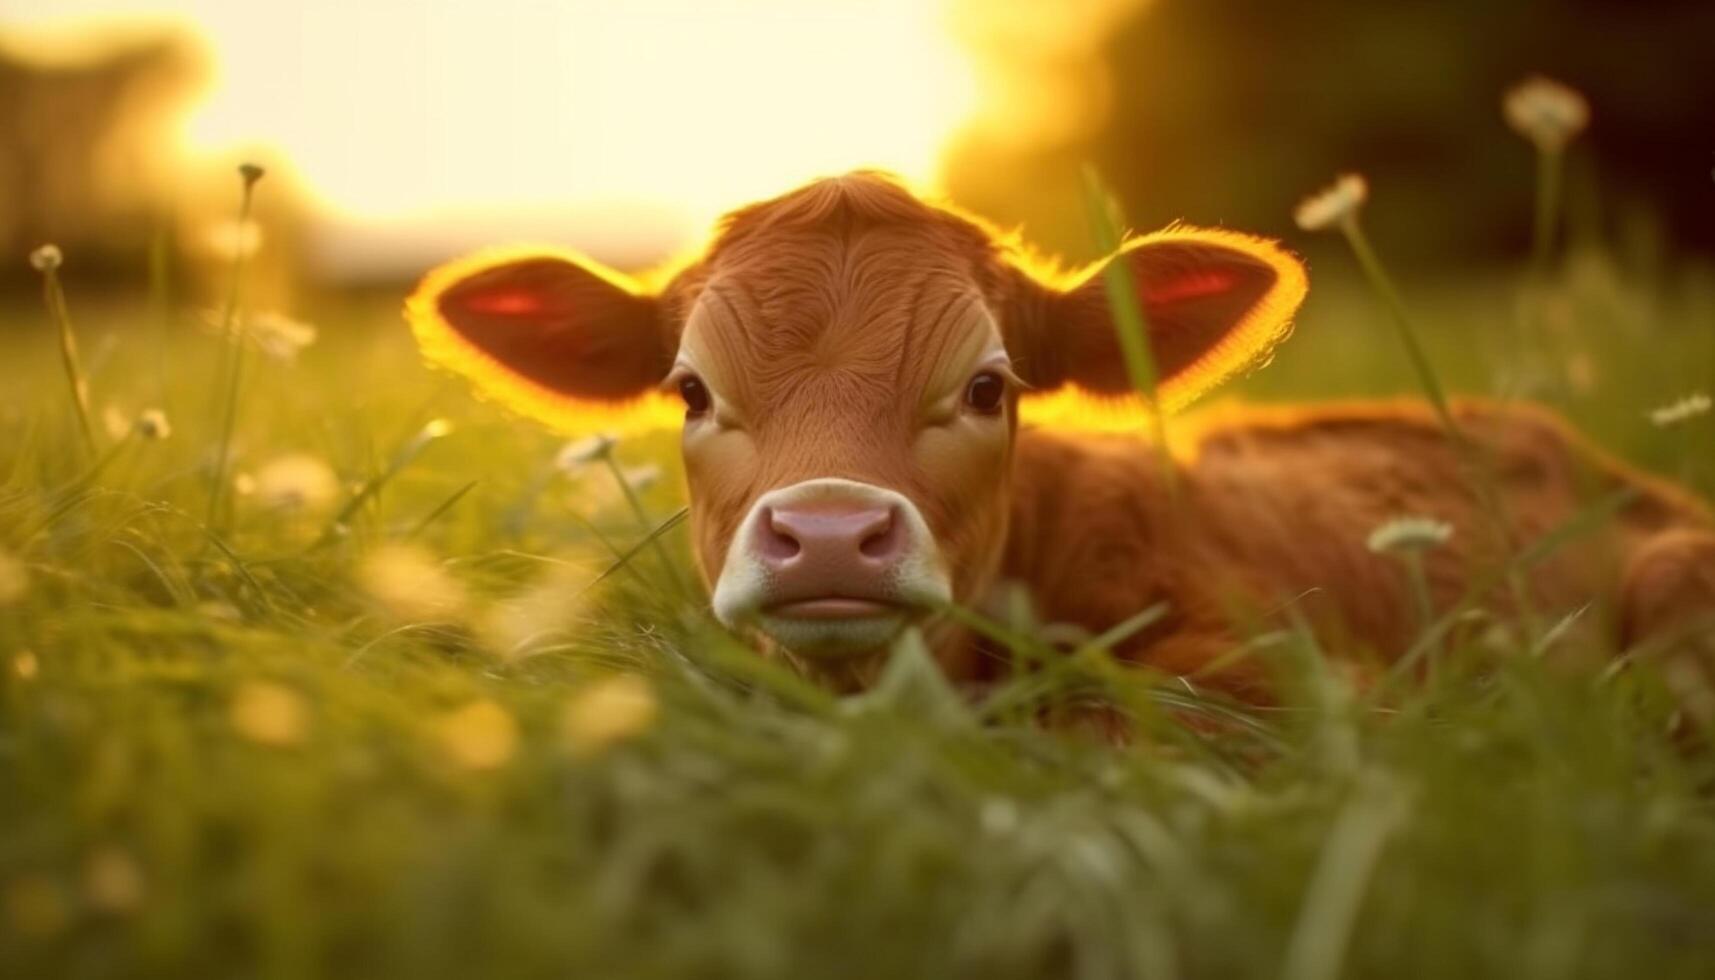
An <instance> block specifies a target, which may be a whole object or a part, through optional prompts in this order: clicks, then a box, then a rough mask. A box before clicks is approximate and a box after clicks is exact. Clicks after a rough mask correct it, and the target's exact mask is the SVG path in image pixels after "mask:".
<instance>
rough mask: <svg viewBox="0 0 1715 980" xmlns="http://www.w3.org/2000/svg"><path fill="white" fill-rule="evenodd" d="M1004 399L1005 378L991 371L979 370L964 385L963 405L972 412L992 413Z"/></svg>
mask: <svg viewBox="0 0 1715 980" xmlns="http://www.w3.org/2000/svg"><path fill="white" fill-rule="evenodd" d="M1005 399H1006V379H1005V378H1003V377H1001V376H1000V375H999V374H997V373H995V372H993V371H981V372H978V374H977V376H976V377H974V378H972V379H971V383H970V384H968V385H966V386H965V405H966V406H968V407H969V408H970V410H971V411H973V412H979V413H981V414H983V415H993V414H995V413H996V412H999V411H1000V407H1001V403H1002V402H1003V401H1005Z"/></svg>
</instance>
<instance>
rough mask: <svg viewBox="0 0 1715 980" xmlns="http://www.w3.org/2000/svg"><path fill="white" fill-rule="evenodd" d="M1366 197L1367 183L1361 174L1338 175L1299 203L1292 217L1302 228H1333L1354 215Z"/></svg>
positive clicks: (1367, 192)
mask: <svg viewBox="0 0 1715 980" xmlns="http://www.w3.org/2000/svg"><path fill="white" fill-rule="evenodd" d="M1369 196H1370V185H1369V182H1368V181H1366V180H1364V178H1363V177H1362V176H1361V175H1359V174H1341V175H1340V176H1339V177H1337V178H1335V180H1334V183H1333V185H1332V186H1330V187H1328V188H1327V189H1325V190H1323V191H1320V192H1319V193H1316V194H1312V195H1311V196H1309V197H1307V198H1305V199H1304V200H1303V201H1302V202H1300V203H1299V205H1298V208H1297V210H1295V211H1293V212H1292V219H1293V220H1294V221H1296V222H1298V227H1300V228H1302V229H1304V230H1305V231H1322V230H1324V229H1327V228H1335V227H1338V226H1340V225H1341V224H1344V223H1345V222H1347V221H1350V220H1352V219H1354V218H1356V217H1357V216H1358V211H1359V210H1360V209H1362V208H1363V206H1364V202H1365V201H1367V200H1369Z"/></svg>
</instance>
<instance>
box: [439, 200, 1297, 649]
mask: <svg viewBox="0 0 1715 980" xmlns="http://www.w3.org/2000/svg"><path fill="white" fill-rule="evenodd" d="M1108 261H1121V262H1124V263H1125V264H1126V267H1127V268H1128V269H1129V270H1130V280H1131V282H1132V284H1133V286H1134V288H1135V289H1136V291H1137V296H1138V300H1139V301H1140V306H1141V309H1142V310H1143V312H1144V313H1145V315H1146V318H1147V321H1148V325H1149V331H1150V339H1151V345H1152V347H1153V351H1154V356H1155V363H1156V366H1157V372H1158V376H1159V378H1160V379H1161V385H1160V388H1159V390H1158V392H1157V398H1158V400H1159V401H1160V403H1162V404H1164V405H1166V406H1168V407H1172V406H1174V405H1176V404H1179V403H1182V402H1183V401H1186V400H1188V399H1189V398H1190V397H1192V396H1194V395H1195V394H1197V393H1198V392H1200V391H1202V390H1204V389H1206V388H1207V387H1209V386H1210V385H1212V384H1214V383H1216V382H1218V381H1219V380H1221V379H1223V378H1225V377H1226V376H1228V375H1230V374H1232V373H1233V372H1235V371H1238V370H1240V369H1242V368H1243V367H1245V366H1246V365H1248V364H1250V363H1251V362H1252V361H1254V360H1255V359H1256V358H1258V357H1259V356H1261V355H1262V354H1263V353H1265V352H1266V351H1267V349H1268V348H1269V347H1270V346H1272V344H1273V343H1275V342H1276V341H1277V340H1279V339H1280V338H1281V337H1282V336H1283V335H1284V334H1285V332H1286V329H1287V324H1288V320H1289V318H1290V316H1291V314H1292V313H1293V311H1294V310H1295V309H1296V308H1297V305H1298V303H1299V301H1300V300H1301V299H1302V297H1303V294H1304V289H1305V283H1304V276H1303V271H1302V269H1301V267H1300V266H1299V265H1298V263H1297V262H1296V261H1295V260H1294V259H1292V258H1291V257H1290V256H1288V255H1286V254H1285V253H1283V252H1281V251H1280V250H1279V249H1277V248H1276V247H1274V245H1273V244H1272V243H1269V242H1265V241H1262V240H1258V239H1254V238H1250V237H1247V236H1243V235H1237V234H1233V233H1229V232H1219V231H1208V230H1200V229H1194V228H1188V227H1175V228H1172V229H1169V230H1167V231H1164V232H1160V233H1157V234H1154V235H1149V236H1144V237H1140V238H1134V239H1131V240H1129V241H1128V242H1127V243H1126V244H1125V246H1124V247H1123V248H1122V249H1121V250H1120V252H1119V253H1118V254H1117V255H1116V256H1114V257H1111V258H1110V259H1109V260H1108ZM1109 285H1110V282H1109V280H1108V279H1107V278H1106V277H1104V276H1102V275H1101V274H1100V269H1099V268H1095V269H1090V270H1085V271H1084V272H1083V273H1082V274H1078V275H1073V276H1064V277H1062V276H1048V275H1044V274H1042V273H1040V272H1037V271H1033V270H1032V269H1031V268H1029V267H1027V265H1026V264H1025V262H1024V261H1023V260H1022V258H1021V256H1020V254H1019V253H1018V251H1017V250H1016V249H1015V248H1013V247H1012V246H1011V245H1009V244H1008V243H1007V242H1006V241H1004V240H1003V239H1001V238H999V237H997V236H996V235H994V234H993V233H991V232H990V231H988V230H987V229H986V228H984V227H983V226H981V225H979V224H978V223H976V222H974V221H972V220H970V219H967V218H964V217H961V216H959V215H957V214H955V213H953V212H951V211H949V210H946V209H943V208H939V207H934V206H931V205H928V204H926V203H924V202H922V201H920V200H918V199H917V198H916V197H914V196H912V195H911V194H910V193H908V192H907V191H905V190H904V189H903V188H901V187H900V186H899V185H897V184H896V183H894V182H892V181H891V180H889V179H887V178H885V177H882V176H879V175H875V174H867V173H860V174H853V175H849V176H846V177H841V178H834V179H829V180H823V181H819V182H816V183H813V184H810V185H808V186H806V187H803V188H800V189H799V190H797V191H794V192H792V193H790V194H787V195H785V196H783V197H780V198H776V199H774V200H771V201H767V202H764V203H762V204H757V205H753V206H751V207H748V208H745V209H742V210H740V211H737V212H735V213H733V214H732V215H729V216H728V217H727V218H726V219H725V221H724V222H723V223H722V224H721V226H720V227H719V229H718V230H717V233H716V235H715V237H714V239H713V243H712V244H711V245H710V246H709V248H708V249H707V250H706V251H705V252H704V253H703V254H702V255H700V256H699V257H697V258H696V259H695V260H694V261H692V262H690V263H689V264H687V265H685V266H683V267H682V268H681V269H680V270H679V271H677V273H676V274H674V275H672V276H671V277H668V278H664V280H663V281H662V282H661V283H660V284H659V285H658V286H657V287H656V288H653V289H645V288H643V287H641V286H639V285H638V284H636V283H633V282H631V281H628V280H626V279H624V278H623V277H621V276H619V275H617V274H615V273H613V272H611V271H609V270H606V269H603V268H601V267H599V266H597V265H596V264H594V263H592V262H590V261H588V260H585V259H582V258H580V257H577V256H575V255H570V254H567V253H563V252H558V251H552V250H511V251H506V252H496V253H487V254H480V255H477V256H474V257H472V258H469V259H465V260H461V261H459V262H455V263H453V264H451V265H449V266H447V267H444V268H442V269H440V270H437V271H436V272H434V273H432V274H431V275H430V276H429V277H428V278H427V279H426V280H425V281H424V283H423V285H422V286H421V287H420V288H419V289H418V291H417V292H416V294H415V295H414V296H413V297H412V298H411V300H410V301H409V303H408V306H407V314H408V316H409V318H410V320H411V322H412V324H413V326H414V329H415V330H416V333H417V336H418V339H419V341H420V342H421V343H422V345H423V347H424V349H425V352H426V353H427V354H428V355H429V356H430V358H431V359H433V360H436V361H438V362H440V363H442V364H445V365H447V366H449V367H452V368H454V369H456V370H459V371H462V372H464V373H466V374H468V375H470V376H471V377H472V378H473V379H475V380H476V381H477V382H478V383H479V385H481V386H482V387H484V388H485V389H487V390H488V391H489V392H490V393H492V394H494V395H495V396H496V397H498V398H500V399H501V400H502V401H504V402H506V403H508V404H510V405H512V406H514V407H516V408H519V409H522V410H524V411H526V412H529V413H531V414H534V415H536V416H537V417H539V418H541V419H543V420H545V421H547V422H549V423H550V424H556V425H559V426H561V427H563V428H567V429H573V428H579V427H583V428H587V427H589V426H590V425H591V424H597V425H599V424H601V422H602V421H603V420H604V418H603V417H604V416H608V415H611V413H613V412H615V411H619V412H625V413H633V414H636V415H649V414H650V413H654V412H658V411H659V410H660V408H661V406H662V405H663V404H664V403H665V400H666V399H668V398H677V399H678V400H679V401H680V402H681V403H682V405H681V406H680V408H681V409H682V414H683V418H684V423H683V426H684V427H683V449H684V458H685V469H686V473H687V476H688V480H689V484H690V500H691V520H692V529H693V532H692V533H693V537H694V545H695V550H696V555H697V560H698V563H699V565H700V567H701V571H702V573H703V575H704V576H705V578H706V580H707V581H708V582H709V583H710V584H711V586H712V588H713V605H714V611H715V614H716V615H717V616H718V617H719V618H720V619H721V620H722V621H723V622H724V623H726V624H728V625H729V626H732V627H734V628H740V629H756V630H760V631H761V632H762V633H764V634H766V635H768V636H770V637H772V638H773V639H774V640H776V641H778V642H779V643H781V644H783V645H784V646H786V647H787V648H789V649H791V650H793V651H796V652H799V653H802V654H806V655H810V656H824V657H840V656H849V655H853V654H860V653H865V652H869V651H873V650H876V649H878V648H880V647H882V646H884V645H885V644H886V643H887V641H888V640H889V639H890V638H891V637H892V636H893V635H894V634H895V633H897V632H898V631H899V630H900V628H901V627H902V626H904V625H905V624H906V623H908V622H911V621H913V620H914V619H921V618H925V617H928V616H931V615H933V614H934V611H935V610H936V609H937V608H938V607H941V606H942V605H943V604H945V603H948V602H955V603H970V602H973V601H975V600H977V599H979V598H980V597H981V595H982V593H983V592H984V591H985V590H986V589H988V588H989V587H990V585H991V584H992V583H993V582H994V580H995V578H996V576H997V574H998V573H999V572H1000V569H999V564H1000V561H1001V555H1002V553H1003V550H1004V544H1005V539H1006V533H1007V524H1008V515H1009V488H1010V475H1011V465H1012V447H1013V442H1014V438H1015V436H1016V433H1017V428H1018V425H1019V420H1020V414H1021V411H1022V412H1023V414H1024V415H1025V417H1026V420H1027V421H1028V419H1029V415H1030V411H1031V406H1032V402H1033V400H1035V399H1039V398H1042V397H1043V396H1047V397H1048V398H1050V399H1054V400H1056V401H1057V402H1058V403H1060V404H1063V403H1064V402H1065V400H1066V398H1067V396H1068V395H1069V394H1076V395H1077V396H1078V397H1085V396H1088V397H1090V398H1094V399H1103V398H1106V399H1118V398H1121V397H1123V396H1125V395H1127V394H1128V393H1129V383H1128V380H1127V375H1126V372H1125V368H1124V365H1123V359H1122V356H1121V353H1120V347H1119V342H1118V339H1117V335H1116V333H1115V330H1114V327H1113V324H1112V320H1111V316H1110V311H1109V293H1108V288H1109ZM1067 506H1070V507H1076V501H1067Z"/></svg>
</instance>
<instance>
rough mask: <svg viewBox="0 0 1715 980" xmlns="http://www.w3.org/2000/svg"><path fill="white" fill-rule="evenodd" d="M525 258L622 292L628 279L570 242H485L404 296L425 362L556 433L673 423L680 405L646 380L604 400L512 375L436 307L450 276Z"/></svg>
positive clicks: (623, 430) (626, 430) (628, 430)
mask: <svg viewBox="0 0 1715 980" xmlns="http://www.w3.org/2000/svg"><path fill="white" fill-rule="evenodd" d="M527 259H559V260H561V261H565V262H571V263H574V264H576V265H579V266H581V267H583V268H584V269H585V270H587V271H589V272H592V273H594V274H595V275H599V276H601V277H602V278H604V279H606V280H607V281H609V282H610V283H612V284H613V285H614V286H616V287H617V288H620V289H624V290H625V291H627V292H636V289H635V287H634V286H633V285H632V284H631V283H629V282H627V281H626V280H625V279H623V278H621V277H619V276H618V275H617V274H614V273H610V272H608V271H607V270H605V269H604V267H603V266H601V265H600V264H599V263H595V262H591V261H590V260H589V259H587V258H585V257H584V256H581V255H579V254H577V253H576V252H573V251H571V250H569V249H563V248H555V247H553V246H540V245H523V246H508V247H503V248H491V249H484V250H482V251H479V252H476V253H474V254H471V255H466V256H464V257H462V258H457V259H454V260H452V261H451V262H447V263H445V264H444V265H440V266H437V267H436V268H435V269H433V270H431V271H430V272H429V274H428V275H426V276H424V277H423V281H422V282H421V283H419V284H418V285H417V288H416V290H415V291H413V292H412V293H411V296H410V298H409V299H407V300H406V301H405V319H406V320H407V321H408V322H409V323H410V324H411V332H412V334H414V335H415V336H416V338H417V345H418V347H419V348H420V349H421V350H422V353H423V357H424V359H425V360H427V361H428V362H429V363H431V364H433V365H435V366H437V367H440V368H445V369H446V370H449V371H452V372H454V373H456V374H460V375H463V376H464V377H466V378H468V379H469V380H470V381H471V383H472V385H473V386H474V387H475V389H476V393H477V395H478V397H481V398H485V399H489V400H493V401H495V402H498V403H500V404H501V405H502V406H504V407H506V408H508V409H510V410H512V411H514V412H517V413H519V414H521V415H525V416H528V417H530V418H532V419H535V420H536V421H538V422H541V423H543V424H544V425H547V426H548V427H549V428H551V429H553V430H555V431H556V432H559V433H561V434H563V435H584V434H588V433H591V432H612V433H615V434H619V435H629V434H633V433H637V432H644V431H649V430H656V429H667V428H675V427H677V426H678V425H680V424H681V423H682V422H683V421H684V418H685V406H684V405H683V404H682V403H681V402H680V401H679V400H678V399H677V398H674V397H672V396H671V395H668V394H666V393H664V392H661V391H657V390H655V389H653V388H651V389H650V390H649V391H648V392H647V393H645V394H643V395H640V396H639V397H637V398H632V399H628V400H625V401H618V402H609V401H596V400H592V399H583V398H575V397H573V396H571V395H568V394H566V393H564V392H561V391H556V390H554V389H552V388H548V387H546V386H543V385H540V384H537V383H536V382H534V381H531V380H530V379H529V378H526V377H523V376H521V375H519V374H518V373H517V372H516V371H513V370H512V369H510V368H508V367H506V366H505V365H504V364H501V363H500V362H499V361H497V360H495V359H494V358H493V357H492V356H490V355H489V354H487V353H486V352H484V351H483V350H481V349H480V348H478V347H477V346H476V345H475V344H472V343H471V342H470V341H469V340H466V339H465V338H464V336H463V335H462V334H460V333H459V332H458V331H457V330H455V329H453V326H452V324H450V323H448V322H447V321H446V318H445V317H443V316H442V315H441V312H440V302H439V300H440V296H441V294H442V293H444V292H446V291H447V290H448V289H450V288H451V287H452V286H453V285H454V284H456V283H458V282H460V281H462V280H464V279H466V278H468V277H470V276H473V275H476V274H478V273H480V272H483V271H485V270H487V269H491V268H494V267H496V266H501V265H506V264H508V263H511V262H518V261H522V260H527Z"/></svg>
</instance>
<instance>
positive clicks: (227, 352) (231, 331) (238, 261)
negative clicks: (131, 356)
mask: <svg viewBox="0 0 1715 980" xmlns="http://www.w3.org/2000/svg"><path fill="white" fill-rule="evenodd" d="M255 187H256V181H255V180H254V179H252V178H250V177H248V176H246V177H245V178H244V194H243V197H242V198H240V200H239V205H238V228H239V236H240V238H242V234H243V229H245V228H247V227H249V224H250V205H251V201H252V200H253V199H254V198H255ZM244 258H245V249H244V248H243V247H242V244H240V247H238V248H237V249H236V250H235V251H234V253H233V256H232V280H231V282H230V283H228V284H227V292H226V305H225V307H224V308H223V310H222V312H221V317H220V330H221V336H222V338H223V339H224V340H225V342H226V345H225V347H223V348H222V349H221V359H220V360H221V364H220V374H221V376H222V377H224V379H225V382H226V383H225V385H223V386H222V390H223V391H224V395H223V396H222V401H221V405H220V409H219V411H220V417H221V422H220V442H219V444H218V447H217V454H216V456H215V462H214V471H213V473H212V474H211V476H210V477H209V487H208V521H207V523H208V525H209V526H210V527H213V528H216V529H217V530H218V529H220V528H221V525H222V523H223V513H222V511H223V508H222V504H223V503H224V502H225V493H226V482H227V471H228V469H229V468H230V467H231V463H232V434H233V430H234V428H235V427H236V426H237V424H238V393H239V390H240V385H239V382H240V380H241V378H242V377H243V374H244V338H243V337H241V336H239V331H238V329H237V328H236V326H235V322H234V321H235V320H236V319H237V316H238V296H239V287H240V286H241V285H242V283H243V281H244Z"/></svg>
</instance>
